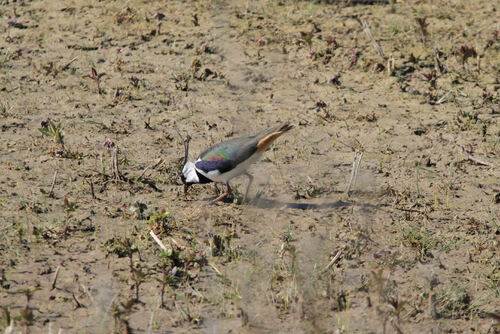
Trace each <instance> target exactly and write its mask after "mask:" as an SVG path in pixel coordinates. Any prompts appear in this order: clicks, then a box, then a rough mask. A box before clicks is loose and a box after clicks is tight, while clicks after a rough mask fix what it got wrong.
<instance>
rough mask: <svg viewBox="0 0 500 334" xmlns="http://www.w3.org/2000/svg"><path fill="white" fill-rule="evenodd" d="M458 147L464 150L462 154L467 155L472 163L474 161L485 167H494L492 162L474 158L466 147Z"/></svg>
mask: <svg viewBox="0 0 500 334" xmlns="http://www.w3.org/2000/svg"><path fill="white" fill-rule="evenodd" d="M458 146H459V147H460V148H461V149H462V153H463V154H465V155H466V156H467V158H468V159H469V160H470V161H474V162H475V163H477V164H479V165H483V166H490V167H492V166H493V164H492V163H491V162H487V161H483V160H479V159H478V158H474V157H473V156H472V154H470V153H469V152H467V151H466V150H465V147H463V146H462V145H458Z"/></svg>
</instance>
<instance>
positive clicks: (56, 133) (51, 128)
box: [38, 119, 63, 145]
mask: <svg viewBox="0 0 500 334" xmlns="http://www.w3.org/2000/svg"><path fill="white" fill-rule="evenodd" d="M40 125H41V127H40V128H39V129H38V130H39V131H40V132H41V133H43V134H44V135H45V136H46V137H49V138H52V139H53V140H54V143H56V144H61V145H62V144H63V136H62V133H61V123H60V122H59V123H58V124H57V125H56V124H55V123H54V122H53V121H52V120H51V119H47V120H45V121H42V122H41V123H40Z"/></svg>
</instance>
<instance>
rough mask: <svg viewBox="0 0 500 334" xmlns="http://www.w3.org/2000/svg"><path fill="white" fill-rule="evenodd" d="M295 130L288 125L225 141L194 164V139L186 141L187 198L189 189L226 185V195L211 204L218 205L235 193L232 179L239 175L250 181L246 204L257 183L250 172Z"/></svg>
mask: <svg viewBox="0 0 500 334" xmlns="http://www.w3.org/2000/svg"><path fill="white" fill-rule="evenodd" d="M292 128H293V125H290V124H289V123H288V122H284V123H282V124H280V125H277V126H273V127H271V128H268V129H266V130H263V131H261V132H259V133H257V134H254V135H250V136H245V137H238V138H234V139H230V140H227V141H223V142H221V143H219V144H216V145H214V146H212V147H209V148H207V149H206V150H205V151H203V152H202V153H201V154H200V155H199V156H198V158H197V159H196V160H195V161H194V162H192V161H188V155H189V140H190V139H191V137H189V136H188V137H187V138H186V139H185V140H184V150H185V152H184V153H185V155H184V164H183V167H182V172H181V180H182V183H184V195H186V194H187V191H188V188H189V187H190V186H191V185H192V184H195V183H201V184H203V183H210V182H219V183H224V184H225V185H226V192H225V193H223V194H221V195H220V196H218V197H217V198H216V199H214V200H213V201H212V202H211V204H214V203H216V202H218V201H220V200H221V199H223V198H224V197H226V196H229V195H230V194H231V193H232V189H231V186H230V185H229V181H230V180H231V179H233V178H234V177H237V176H239V175H245V176H247V177H248V179H249V180H248V186H247V190H246V192H245V197H244V198H243V201H245V200H246V199H247V196H248V192H249V190H250V186H251V185H252V182H253V176H252V175H251V174H250V173H248V168H249V167H250V165H252V164H254V163H256V162H257V161H259V159H260V158H261V157H262V155H263V154H264V152H265V151H266V150H267V149H268V148H269V147H270V146H271V144H272V143H273V142H274V141H275V140H276V139H278V137H280V136H281V135H282V134H284V133H285V132H287V131H289V130H291V129H292ZM181 137H182V136H181Z"/></svg>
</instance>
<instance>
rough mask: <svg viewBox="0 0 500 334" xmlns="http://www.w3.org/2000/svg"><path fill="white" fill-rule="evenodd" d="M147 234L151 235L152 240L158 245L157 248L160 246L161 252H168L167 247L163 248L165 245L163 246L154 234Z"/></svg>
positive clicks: (151, 232) (150, 232)
mask: <svg viewBox="0 0 500 334" xmlns="http://www.w3.org/2000/svg"><path fill="white" fill-rule="evenodd" d="M149 234H150V235H151V237H153V240H154V241H155V242H156V243H157V244H158V246H160V248H161V249H162V250H163V251H165V252H166V251H168V249H167V247H165V245H164V244H163V242H162V241H161V240H160V238H158V237H157V236H156V234H155V233H154V232H153V230H151V231H149Z"/></svg>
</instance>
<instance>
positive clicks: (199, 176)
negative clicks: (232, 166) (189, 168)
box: [196, 171, 214, 183]
mask: <svg viewBox="0 0 500 334" xmlns="http://www.w3.org/2000/svg"><path fill="white" fill-rule="evenodd" d="M196 175H198V179H199V180H200V182H199V183H210V182H214V181H212V180H210V179H209V178H207V177H206V176H205V175H203V174H201V173H198V171H196Z"/></svg>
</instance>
